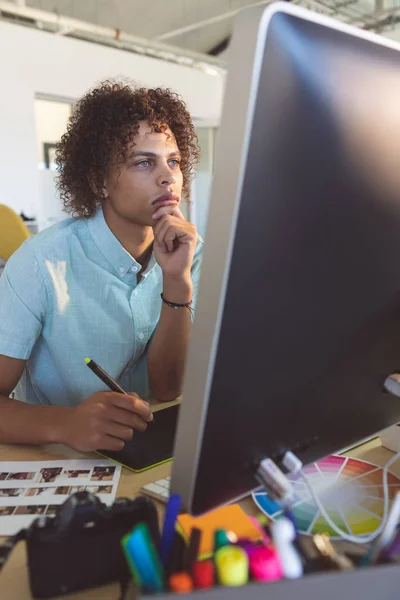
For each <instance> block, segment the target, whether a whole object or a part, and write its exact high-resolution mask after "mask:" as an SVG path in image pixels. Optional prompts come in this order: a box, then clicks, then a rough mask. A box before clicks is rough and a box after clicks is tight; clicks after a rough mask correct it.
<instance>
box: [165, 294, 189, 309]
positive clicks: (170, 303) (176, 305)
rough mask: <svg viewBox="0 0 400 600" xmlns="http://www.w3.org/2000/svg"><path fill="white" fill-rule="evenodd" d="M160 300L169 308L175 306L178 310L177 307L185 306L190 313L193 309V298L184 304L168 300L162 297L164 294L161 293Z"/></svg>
mask: <svg viewBox="0 0 400 600" xmlns="http://www.w3.org/2000/svg"><path fill="white" fill-rule="evenodd" d="M161 300H162V301H163V302H164V304H166V305H167V306H169V307H170V308H175V310H178V308H187V309H188V310H189V311H190V313H191V312H192V311H193V308H192V302H193V300H191V301H190V302H185V303H184V304H177V303H176V302H170V301H169V300H167V299H166V298H164V294H161Z"/></svg>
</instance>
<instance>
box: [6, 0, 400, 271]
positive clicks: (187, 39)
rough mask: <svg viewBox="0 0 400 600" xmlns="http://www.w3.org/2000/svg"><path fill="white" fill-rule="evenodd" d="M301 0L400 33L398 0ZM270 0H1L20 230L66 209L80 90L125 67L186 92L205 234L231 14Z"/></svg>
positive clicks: (195, 204) (10, 182) (194, 216)
mask: <svg viewBox="0 0 400 600" xmlns="http://www.w3.org/2000/svg"><path fill="white" fill-rule="evenodd" d="M295 3H296V4H301V5H303V6H305V7H306V8H309V9H311V10H314V11H316V12H319V13H323V14H326V15H330V16H333V17H334V18H336V19H339V20H341V21H343V22H346V23H351V24H353V25H356V26H358V27H361V28H363V29H367V30H370V31H374V32H377V33H380V34H381V35H384V36H387V37H391V38H393V39H398V40H400V0H295ZM266 4H268V1H258V2H255V1H254V0H169V1H168V2H167V1H166V0H81V1H78V0H15V1H13V2H11V1H10V2H2V1H0V54H1V57H2V60H1V63H2V69H1V77H2V81H1V90H2V91H1V94H0V205H5V206H6V207H9V208H11V209H12V210H13V211H14V212H15V213H17V214H18V215H20V216H21V215H22V217H21V218H22V219H23V220H24V223H25V226H26V231H25V233H24V234H21V232H20V233H19V235H30V234H35V233H36V232H37V231H40V230H42V229H44V228H46V227H48V226H49V225H52V224H53V223H55V222H57V221H59V220H60V219H63V218H65V215H64V213H63V211H62V206H61V203H60V200H59V197H58V194H57V191H56V187H55V183H54V177H55V175H56V171H55V164H54V156H55V144H56V143H57V141H58V140H59V139H60V137H61V136H62V134H63V133H64V131H65V128H66V123H67V120H68V117H69V115H70V114H71V110H72V108H73V104H74V101H75V100H76V99H78V98H79V97H80V96H81V95H82V94H84V93H85V91H86V90H87V89H88V88H89V87H91V86H92V85H93V84H94V83H95V82H96V81H98V80H100V79H103V78H106V77H114V76H125V77H128V78H131V79H134V80H136V81H137V82H139V83H140V84H143V85H145V86H148V87H151V86H159V85H165V86H168V87H170V88H172V89H174V90H175V91H177V92H178V93H180V94H181V95H182V96H183V98H184V100H185V101H186V102H187V104H188V107H189V110H190V112H191V114H192V117H193V119H194V122H195V124H196V128H197V133H198V135H199V140H200V146H201V150H202V159H201V163H200V168H199V171H198V174H197V177H196V179H195V180H194V182H193V194H192V196H193V201H192V204H191V205H190V206H189V207H188V208H187V211H186V216H187V218H189V219H191V220H192V221H194V222H195V224H196V226H197V228H198V231H199V232H200V234H201V235H202V236H205V234H206V220H207V212H208V204H209V192H210V185H211V179H212V170H213V155H214V146H215V138H216V136H217V134H218V125H219V122H220V117H221V109H222V99H223V90H224V77H225V66H226V56H227V52H228V49H229V40H230V36H231V33H232V25H233V21H234V18H235V16H236V14H237V12H238V11H239V10H241V9H242V8H245V7H246V6H254V5H266ZM227 160H229V157H227ZM1 218H2V217H0V219H1ZM3 222H4V221H3ZM0 237H1V231H0ZM18 239H19V238H18ZM0 258H1V257H0ZM3 258H5V257H3ZM0 269H1V261H0Z"/></svg>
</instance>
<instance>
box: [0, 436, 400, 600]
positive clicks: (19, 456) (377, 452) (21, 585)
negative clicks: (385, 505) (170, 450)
mask: <svg viewBox="0 0 400 600" xmlns="http://www.w3.org/2000/svg"><path fill="white" fill-rule="evenodd" d="M346 454H347V455H349V456H354V457H356V458H360V459H363V460H367V461H370V462H372V463H375V464H377V465H380V466H383V465H384V464H385V462H386V461H387V460H388V458H390V456H391V455H392V453H391V452H390V451H388V450H386V449H385V448H382V446H381V445H380V442H379V439H374V440H371V441H370V442H367V443H366V444H363V445H361V446H358V447H357V448H354V449H352V450H351V451H349V452H347V453H346ZM87 456H88V455H85V454H82V453H79V452H75V451H73V450H71V449H69V448H66V447H65V446H47V447H43V448H36V447H33V446H5V445H0V461H6V460H21V461H23V460H56V459H68V458H84V457H87ZM170 470H171V465H170V464H164V465H160V466H159V467H155V468H154V469H149V470H148V471H144V472H143V473H132V472H130V471H128V470H127V469H122V473H121V479H120V482H119V486H118V492H117V495H118V496H123V497H127V498H134V497H135V496H137V495H138V494H139V490H140V488H141V487H142V485H144V484H146V483H150V482H151V481H155V480H157V479H161V478H163V477H166V476H168V475H169V474H170ZM393 471H394V472H395V473H396V474H400V465H394V468H393ZM156 504H157V507H158V511H159V515H160V517H162V514H163V508H164V507H163V505H162V504H161V503H158V502H156ZM241 505H242V507H243V508H244V509H245V510H246V512H248V513H250V514H255V513H256V512H257V509H256V506H255V505H254V503H253V501H252V500H251V499H250V498H246V499H244V500H243V501H242V502H241ZM118 594H119V586H118V585H117V584H112V585H108V586H104V587H102V588H97V589H92V590H88V591H86V592H80V593H77V594H71V595H68V596H63V598H66V599H69V600H116V599H117V598H118ZM0 598H4V599H7V600H28V599H30V598H31V595H30V592H29V585H28V575H27V569H26V553H25V543H19V544H18V545H17V546H16V548H15V549H14V551H13V553H12V554H11V557H10V558H9V560H8V563H7V564H6V566H5V567H4V570H3V573H2V574H1V576H0Z"/></svg>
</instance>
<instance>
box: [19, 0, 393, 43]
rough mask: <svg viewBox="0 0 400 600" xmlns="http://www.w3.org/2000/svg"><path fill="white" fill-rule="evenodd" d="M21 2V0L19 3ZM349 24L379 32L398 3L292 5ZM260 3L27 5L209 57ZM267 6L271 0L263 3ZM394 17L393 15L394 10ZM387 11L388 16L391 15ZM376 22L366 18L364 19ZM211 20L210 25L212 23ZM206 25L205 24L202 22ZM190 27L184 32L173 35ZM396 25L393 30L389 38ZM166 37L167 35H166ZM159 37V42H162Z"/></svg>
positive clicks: (63, 1)
mask: <svg viewBox="0 0 400 600" xmlns="http://www.w3.org/2000/svg"><path fill="white" fill-rule="evenodd" d="M15 1H16V2H17V3H18V0H15ZM294 1H295V2H296V3H298V4H302V5H305V6H306V7H307V8H311V9H312V10H317V11H318V12H325V13H327V14H330V15H332V16H334V17H336V18H340V19H342V20H344V21H346V22H351V23H355V24H358V25H361V26H363V25H366V26H367V27H368V28H371V29H377V30H378V31H379V29H378V28H376V27H375V25H376V24H378V17H379V18H381V17H385V16H386V15H389V13H390V12H391V13H392V15H391V17H392V18H395V17H396V18H399V15H400V5H399V0H294ZM261 3H262V2H261V1H260V0H258V2H257V0H147V1H145V0H25V4H26V6H29V7H34V8H39V9H42V10H46V11H49V12H56V13H58V14H60V15H64V16H67V17H72V18H76V19H81V20H83V21H87V22H89V23H94V24H97V25H102V26H106V27H111V28H118V29H120V30H121V31H123V32H126V33H130V34H134V35H137V36H140V37H143V38H147V39H149V40H154V39H160V40H162V41H163V42H166V43H171V44H173V45H174V46H181V47H183V48H187V49H190V50H195V51H197V52H203V53H209V52H210V51H211V50H212V49H213V48H214V47H215V46H217V45H218V44H220V43H221V42H222V41H223V40H225V39H226V38H228V36H229V35H230V33H231V29H232V23H233V19H234V15H232V14H231V13H234V12H235V11H237V10H238V9H241V8H244V7H246V6H250V5H254V4H261ZM265 4H267V0H265ZM394 10H395V11H396V14H395V15H394V14H393V11H394ZM388 11H389V12H388ZM371 14H372V15H374V18H370V17H369V18H366V15H371ZM209 20H212V22H211V23H208V21H209ZM204 21H205V23H203V22H204ZM183 27H189V28H190V30H189V31H187V32H185V33H180V34H177V35H172V36H169V35H168V34H169V33H171V32H175V31H176V30H178V29H180V28H183ZM395 27H398V25H397V24H393V25H389V27H387V28H386V31H385V33H386V32H388V33H389V34H390V32H391V31H393V30H394V28H395ZM166 34H167V35H166ZM160 36H161V37H160Z"/></svg>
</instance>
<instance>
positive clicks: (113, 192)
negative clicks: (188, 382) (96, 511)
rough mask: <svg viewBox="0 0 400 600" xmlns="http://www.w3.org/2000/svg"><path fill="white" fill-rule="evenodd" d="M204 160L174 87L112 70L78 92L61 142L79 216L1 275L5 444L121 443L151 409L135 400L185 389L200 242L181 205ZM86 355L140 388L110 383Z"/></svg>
mask: <svg viewBox="0 0 400 600" xmlns="http://www.w3.org/2000/svg"><path fill="white" fill-rule="evenodd" d="M197 160H198V146H197V137H196V134H195V132H194V128H193V124H192V121H191V118H190V115H189V113H188V111H187V109H186V107H185V105H184V103H183V102H182V101H181V100H180V98H179V97H178V96H177V95H176V94H174V93H172V92H171V91H170V90H168V89H143V88H139V89H137V88H136V89H135V88H134V87H132V86H130V85H125V84H120V83H118V82H113V81H106V82H104V83H102V84H101V85H100V86H99V87H97V88H95V89H93V90H92V91H90V92H89V93H88V94H86V95H85V96H84V97H83V98H82V99H81V100H80V101H79V102H78V104H77V106H76V108H75V110H74V113H73V115H72V117H71V119H70V121H69V124H68V129H67V133H66V134H65V135H64V136H63V137H62V139H61V142H60V144H59V146H58V151H57V163H58V166H59V169H60V174H59V178H58V187H59V190H60V193H61V198H62V200H63V202H64V206H65V209H66V211H67V212H69V213H71V214H73V215H74V217H76V218H72V219H68V220H66V221H63V222H61V223H59V224H58V225H56V226H54V227H51V228H49V229H47V230H45V231H43V232H42V233H40V234H39V235H37V236H35V237H32V238H30V239H29V240H27V241H26V242H25V243H24V244H23V245H22V247H21V248H20V249H19V250H18V251H17V252H16V253H15V254H14V255H13V256H12V257H11V258H10V260H9V261H8V263H7V265H6V269H5V271H4V273H3V275H2V277H1V278H0V443H29V444H45V443H56V442H59V443H65V444H68V445H70V446H72V447H74V448H76V449H78V450H83V451H87V450H96V449H100V448H103V449H108V450H120V449H122V448H123V446H124V443H125V441H126V440H130V439H131V438H132V436H133V434H134V430H137V431H144V430H145V428H146V426H147V423H148V421H151V420H152V414H151V411H150V409H149V405H148V403H146V402H145V401H143V400H142V399H141V398H140V397H146V396H147V395H148V394H149V392H150V391H151V393H152V395H154V396H155V397H156V398H158V399H159V400H162V401H164V400H171V399H173V398H175V397H177V396H178V395H179V394H180V393H181V389H182V379H183V371H184V363H185V357H186V350H187V346H188V341H189V337H190V331H191V323H192V321H191V316H192V315H191V313H192V308H193V306H194V299H195V295H196V286H197V283H198V277H199V269H200V260H201V252H202V241H201V240H199V238H198V236H197V233H196V229H195V227H194V225H193V224H191V223H189V222H187V221H186V220H185V219H184V217H183V215H182V213H181V211H180V209H179V206H180V203H181V199H182V195H183V196H185V197H186V199H188V198H189V195H190V194H189V190H190V178H191V174H192V171H193V169H194V167H195V165H196V163H197ZM86 356H89V357H90V358H91V359H93V360H95V361H96V362H98V363H99V364H100V365H101V366H102V367H103V368H104V369H105V370H106V371H107V372H108V373H109V374H110V375H111V376H112V377H113V378H114V379H116V380H118V381H119V383H120V384H121V386H122V387H123V388H124V389H126V390H132V391H133V392H135V393H132V394H130V395H127V396H124V395H123V394H118V393H114V392H110V391H106V389H107V388H106V386H104V385H103V384H102V382H101V381H100V380H99V379H98V378H97V377H96V376H95V375H94V374H93V373H92V372H91V371H90V370H89V369H88V368H87V366H86V365H85V362H84V359H85V357H86ZM14 389H15V397H16V399H18V400H22V401H23V402H18V401H17V400H15V399H11V398H10V397H9V396H10V394H11V392H12V391H13V390H14ZM99 390H100V391H99Z"/></svg>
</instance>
